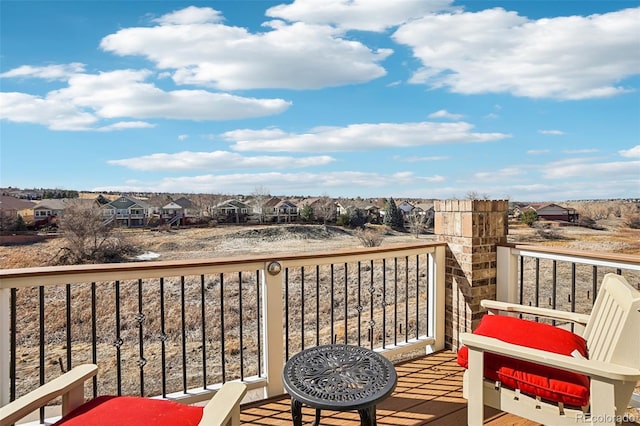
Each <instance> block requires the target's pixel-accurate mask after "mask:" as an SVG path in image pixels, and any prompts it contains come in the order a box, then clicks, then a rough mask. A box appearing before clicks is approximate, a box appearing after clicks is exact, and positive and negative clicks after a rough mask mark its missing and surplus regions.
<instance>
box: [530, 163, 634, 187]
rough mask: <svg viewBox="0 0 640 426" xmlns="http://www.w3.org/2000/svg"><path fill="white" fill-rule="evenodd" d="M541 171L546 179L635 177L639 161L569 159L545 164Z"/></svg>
mask: <svg viewBox="0 0 640 426" xmlns="http://www.w3.org/2000/svg"><path fill="white" fill-rule="evenodd" d="M542 172H543V176H544V177H545V178H547V179H566V178H576V177H583V178H585V179H589V180H590V181H591V179H593V178H595V177H598V176H602V177H603V178H605V177H606V180H611V179H610V177H611V176H616V179H623V178H624V177H625V176H631V177H635V178H636V179H637V178H638V176H639V174H640V161H612V162H606V163H594V162H586V161H585V162H581V161H580V160H577V159H571V160H567V161H558V162H554V163H550V164H547V165H546V166H545V167H544V168H543V170H542ZM636 184H637V180H636Z"/></svg>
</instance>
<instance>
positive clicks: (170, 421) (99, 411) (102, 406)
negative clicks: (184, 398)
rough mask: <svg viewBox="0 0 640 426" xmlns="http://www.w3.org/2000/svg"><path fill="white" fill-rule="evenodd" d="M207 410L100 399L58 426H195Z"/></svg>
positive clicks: (121, 398)
mask: <svg viewBox="0 0 640 426" xmlns="http://www.w3.org/2000/svg"><path fill="white" fill-rule="evenodd" d="M202 411H203V407H198V406H192V405H185V404H180V403H178V402H173V401H166V400H162V399H152V398H141V397H135V396H100V397H98V398H95V399H92V400H91V401H89V402H87V403H85V404H83V405H81V406H80V407H78V408H76V409H75V410H73V411H72V412H70V413H69V414H68V415H67V416H65V417H64V418H62V419H60V420H59V421H57V422H56V423H54V426H58V425H64V426H92V425H93V426H111V425H113V426H116V425H117V426H139V425H154V426H178V425H180V426H191V425H194V426H195V425H197V424H198V423H199V422H200V419H201V418H202Z"/></svg>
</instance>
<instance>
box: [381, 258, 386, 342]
mask: <svg viewBox="0 0 640 426" xmlns="http://www.w3.org/2000/svg"><path fill="white" fill-rule="evenodd" d="M386 347H387V259H382V349H385V348H386Z"/></svg>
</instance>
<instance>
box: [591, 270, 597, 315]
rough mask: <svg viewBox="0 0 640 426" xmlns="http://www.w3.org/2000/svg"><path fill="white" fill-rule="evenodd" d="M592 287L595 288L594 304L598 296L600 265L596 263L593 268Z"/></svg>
mask: <svg viewBox="0 0 640 426" xmlns="http://www.w3.org/2000/svg"><path fill="white" fill-rule="evenodd" d="M591 288H592V289H593V292H592V294H593V298H592V299H591V300H592V302H591V303H592V306H593V304H595V303H596V297H597V296H598V267H597V266H596V265H593V266H592V270H591Z"/></svg>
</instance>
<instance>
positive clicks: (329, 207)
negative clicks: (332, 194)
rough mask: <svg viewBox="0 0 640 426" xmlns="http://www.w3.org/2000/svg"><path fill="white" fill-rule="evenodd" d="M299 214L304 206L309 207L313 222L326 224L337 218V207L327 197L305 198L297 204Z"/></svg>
mask: <svg viewBox="0 0 640 426" xmlns="http://www.w3.org/2000/svg"><path fill="white" fill-rule="evenodd" d="M297 205H298V212H299V213H300V212H301V211H302V209H303V208H304V207H305V206H309V207H311V210H312V211H313V216H314V218H315V220H317V221H320V222H323V223H325V224H326V223H327V222H335V220H336V218H337V217H338V205H337V204H336V202H335V201H334V200H333V199H332V198H329V197H311V198H305V199H303V200H301V201H300V202H298V203H297Z"/></svg>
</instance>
